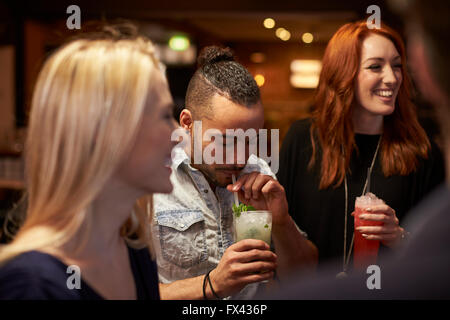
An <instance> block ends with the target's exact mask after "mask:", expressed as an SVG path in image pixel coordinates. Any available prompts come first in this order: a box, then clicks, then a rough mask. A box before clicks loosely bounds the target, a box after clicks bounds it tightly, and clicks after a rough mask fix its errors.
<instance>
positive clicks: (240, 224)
mask: <svg viewBox="0 0 450 320" xmlns="http://www.w3.org/2000/svg"><path fill="white" fill-rule="evenodd" d="M234 228H235V240H236V242H237V241H240V240H242V239H258V240H262V241H264V242H265V243H267V244H268V245H269V246H270V242H271V237H272V213H271V212H270V211H265V210H256V211H242V212H241V214H240V215H239V217H234Z"/></svg>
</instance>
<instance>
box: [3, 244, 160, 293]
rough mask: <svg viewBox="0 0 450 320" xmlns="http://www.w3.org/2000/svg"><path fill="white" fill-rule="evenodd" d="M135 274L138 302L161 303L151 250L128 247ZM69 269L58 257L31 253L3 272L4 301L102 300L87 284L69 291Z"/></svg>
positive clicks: (82, 283) (6, 266)
mask: <svg viewBox="0 0 450 320" xmlns="http://www.w3.org/2000/svg"><path fill="white" fill-rule="evenodd" d="M128 254H129V258H130V265H131V270H132V272H133V277H134V282H135V285H136V293H137V299H138V300H149V299H150V300H159V299H160V296H159V287H158V273H157V267H156V263H155V261H152V259H151V258H150V253H149V251H148V249H146V248H144V249H139V250H137V249H133V248H130V247H128ZM67 268H68V266H67V265H66V264H64V263H63V262H61V261H60V260H59V259H57V258H56V257H54V256H52V255H49V254H46V253H42V252H39V251H28V252H25V253H22V254H20V255H19V256H17V257H15V258H14V259H12V260H11V261H9V262H8V263H7V264H5V265H4V266H3V267H1V268H0V299H24V300H46V299H61V300H101V299H104V298H103V297H102V296H101V295H100V294H99V293H97V292H96V291H95V290H94V289H92V288H91V287H90V286H89V285H88V284H87V283H86V282H84V281H83V276H82V275H83V272H82V271H81V282H80V283H81V288H80V289H76V288H74V289H69V288H68V286H67V280H68V278H69V277H70V276H71V275H73V274H74V272H73V271H72V272H69V273H67Z"/></svg>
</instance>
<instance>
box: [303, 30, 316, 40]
mask: <svg viewBox="0 0 450 320" xmlns="http://www.w3.org/2000/svg"><path fill="white" fill-rule="evenodd" d="M313 40H314V36H313V35H312V33H309V32H305V33H304V34H303V35H302V41H303V42H304V43H311V42H313Z"/></svg>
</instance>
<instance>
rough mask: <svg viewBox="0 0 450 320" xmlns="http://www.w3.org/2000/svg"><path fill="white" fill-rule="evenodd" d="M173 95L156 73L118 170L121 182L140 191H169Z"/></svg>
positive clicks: (173, 125)
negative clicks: (132, 140) (132, 142)
mask: <svg viewBox="0 0 450 320" xmlns="http://www.w3.org/2000/svg"><path fill="white" fill-rule="evenodd" d="M172 106H173V102H172V96H171V95H170V92H169V88H168V85H167V81H166V80H165V78H164V77H163V75H162V74H161V73H160V72H159V71H158V72H155V73H154V75H153V79H152V88H151V89H150V92H149V94H148V97H147V102H146V106H145V110H144V114H143V116H142V123H141V125H140V128H139V130H138V134H137V137H136V141H135V143H134V146H133V148H132V150H131V152H130V154H129V156H128V158H127V159H126V161H125V162H124V163H123V164H122V166H121V167H120V170H119V177H120V179H121V180H122V181H123V182H124V183H126V184H128V185H131V186H132V187H134V188H136V189H137V190H139V191H144V192H146V193H154V192H159V193H168V192H171V191H172V188H173V187H172V184H171V182H170V173H171V169H170V164H171V151H172V147H173V142H171V140H170V136H171V133H172V131H173V130H174V129H175V122H174V121H173V117H172Z"/></svg>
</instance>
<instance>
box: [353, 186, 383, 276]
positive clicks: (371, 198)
mask: <svg viewBox="0 0 450 320" xmlns="http://www.w3.org/2000/svg"><path fill="white" fill-rule="evenodd" d="M379 204H384V201H383V200H381V199H378V198H377V197H376V196H375V195H374V194H372V193H368V194H366V195H365V196H362V197H358V198H356V201H355V215H354V216H355V231H354V232H355V240H354V247H353V265H354V267H355V269H356V270H363V271H365V270H366V269H367V267H368V266H369V265H371V264H376V262H377V257H378V248H379V247H380V241H379V240H368V239H365V238H364V237H363V236H362V234H361V232H359V231H358V230H356V228H357V227H361V226H382V225H383V222H380V221H370V220H361V219H360V218H359V216H360V214H362V213H368V212H366V211H365V209H366V208H368V207H370V206H374V205H379Z"/></svg>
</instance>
